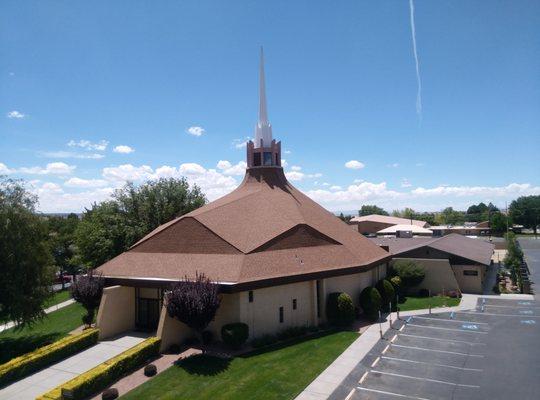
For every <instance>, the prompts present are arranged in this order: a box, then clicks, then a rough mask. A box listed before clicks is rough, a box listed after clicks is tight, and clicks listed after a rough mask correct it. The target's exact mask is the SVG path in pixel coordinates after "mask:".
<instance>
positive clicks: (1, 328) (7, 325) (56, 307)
mask: <svg viewBox="0 0 540 400" xmlns="http://www.w3.org/2000/svg"><path fill="white" fill-rule="evenodd" d="M73 303H75V300H73V299H69V300H66V301H63V302H62V303H58V304H55V305H54V306H51V307H49V308H46V309H45V314H50V313H52V312H53V311H57V310H59V309H61V308H64V307H67V306H69V305H70V304H73ZM15 326H17V323H15V322H13V321H11V322H7V323H5V324H4V325H2V326H0V332H3V331H5V330H6V329H11V328H13V327H15Z"/></svg>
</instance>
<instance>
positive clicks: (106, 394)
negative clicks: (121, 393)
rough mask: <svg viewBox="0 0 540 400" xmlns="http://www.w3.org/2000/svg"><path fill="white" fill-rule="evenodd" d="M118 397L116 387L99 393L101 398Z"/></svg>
mask: <svg viewBox="0 0 540 400" xmlns="http://www.w3.org/2000/svg"><path fill="white" fill-rule="evenodd" d="M117 398H118V389H116V388H110V389H107V390H104V391H103V393H101V400H114V399H117Z"/></svg>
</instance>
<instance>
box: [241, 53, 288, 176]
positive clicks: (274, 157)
mask: <svg viewBox="0 0 540 400" xmlns="http://www.w3.org/2000/svg"><path fill="white" fill-rule="evenodd" d="M247 164H248V168H251V167H281V142H278V143H276V141H275V140H274V139H272V125H271V124H270V121H268V110H267V107H266V83H265V78H264V53H263V48H262V46H261V55H260V65H259V120H258V121H257V125H256V126H255V142H252V141H251V140H250V141H249V142H248V144H247Z"/></svg>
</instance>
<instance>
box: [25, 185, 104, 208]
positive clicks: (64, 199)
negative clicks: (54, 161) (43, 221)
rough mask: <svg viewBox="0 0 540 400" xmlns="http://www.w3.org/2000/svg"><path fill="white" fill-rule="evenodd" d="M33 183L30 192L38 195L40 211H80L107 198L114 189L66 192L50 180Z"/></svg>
mask: <svg viewBox="0 0 540 400" xmlns="http://www.w3.org/2000/svg"><path fill="white" fill-rule="evenodd" d="M37 183H38V182H36V184H35V185H34V186H35V187H34V188H33V189H32V192H33V193H35V194H37V195H38V197H39V206H38V209H39V210H40V211H42V212H81V211H83V210H84V208H85V207H87V208H90V206H91V205H92V203H94V202H101V201H104V200H107V199H108V198H109V197H110V196H111V194H112V193H113V191H114V189H113V188H112V187H106V188H99V189H93V190H90V191H83V192H75V193H68V192H65V191H64V190H63V189H62V188H61V187H60V185H58V184H56V183H52V182H46V183H43V184H42V185H41V186H39V185H37Z"/></svg>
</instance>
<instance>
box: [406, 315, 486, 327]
mask: <svg viewBox="0 0 540 400" xmlns="http://www.w3.org/2000/svg"><path fill="white" fill-rule="evenodd" d="M414 318H418V319H429V320H431V321H447V322H458V323H462V324H478V325H489V324H488V323H487V322H474V321H460V320H457V319H445V318H430V317H420V316H417V315H415V317H414Z"/></svg>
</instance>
